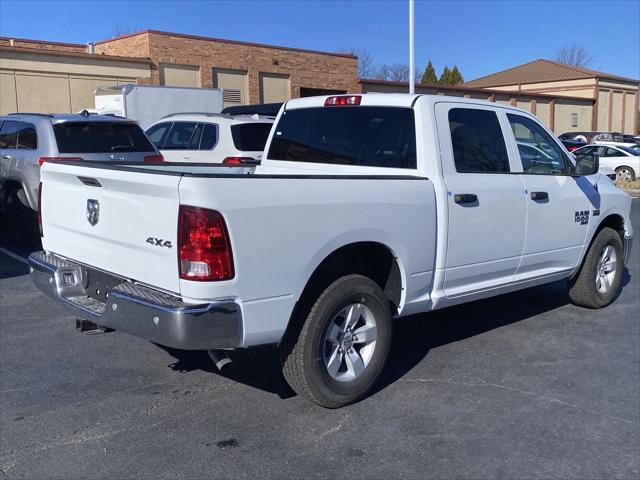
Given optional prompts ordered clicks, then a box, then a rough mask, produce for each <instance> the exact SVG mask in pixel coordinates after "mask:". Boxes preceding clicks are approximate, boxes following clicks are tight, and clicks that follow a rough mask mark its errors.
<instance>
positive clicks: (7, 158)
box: [2, 155, 11, 160]
mask: <svg viewBox="0 0 640 480" xmlns="http://www.w3.org/2000/svg"><path fill="white" fill-rule="evenodd" d="M2 158H4V159H5V160H9V159H10V158H11V155H2Z"/></svg>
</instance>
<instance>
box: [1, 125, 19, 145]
mask: <svg viewBox="0 0 640 480" xmlns="http://www.w3.org/2000/svg"><path fill="white" fill-rule="evenodd" d="M18 125H19V124H18V122H4V123H3V124H2V128H1V129H0V148H16V146H17V144H18Z"/></svg>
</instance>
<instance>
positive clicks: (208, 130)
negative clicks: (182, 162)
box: [200, 123, 218, 150]
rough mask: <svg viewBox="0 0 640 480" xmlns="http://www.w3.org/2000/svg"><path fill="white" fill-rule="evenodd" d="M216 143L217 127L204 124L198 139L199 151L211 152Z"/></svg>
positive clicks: (211, 124)
mask: <svg viewBox="0 0 640 480" xmlns="http://www.w3.org/2000/svg"><path fill="white" fill-rule="evenodd" d="M216 143H218V125H216V124H213V123H205V125H204V129H203V130H202V138H201V139H200V150H211V149H212V148H213V147H215V145H216Z"/></svg>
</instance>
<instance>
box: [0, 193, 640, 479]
mask: <svg viewBox="0 0 640 480" xmlns="http://www.w3.org/2000/svg"><path fill="white" fill-rule="evenodd" d="M633 217H634V229H635V230H636V232H640V200H634V206H633ZM0 246H1V247H2V248H4V249H5V250H9V251H11V252H13V253H14V254H17V255H18V256H22V255H24V254H25V253H26V249H24V248H18V247H16V246H15V245H12V244H11V243H10V242H9V241H8V240H7V239H6V238H3V237H2V238H0ZM639 275H640V241H636V243H635V245H634V251H633V253H632V257H631V262H630V265H629V269H628V271H627V272H626V274H625V278H624V279H623V284H626V285H625V287H624V290H623V291H622V294H621V295H620V297H619V298H618V299H617V300H616V302H615V303H614V304H613V305H612V306H610V307H609V308H607V309H605V310H601V311H591V310H585V309H580V308H578V307H574V306H573V305H571V304H570V303H569V299H568V295H567V292H566V288H565V286H564V284H563V283H555V284H551V285H547V286H542V287H538V288H534V289H530V290H526V291H522V292H518V293H514V294H509V295H504V296H501V297H497V298H494V299H490V300H485V301H480V302H475V303H472V304H468V305H464V306H460V307H455V308H451V309H448V310H444V311H440V312H434V313H431V314H426V315H419V316H414V317H410V318H406V319H402V320H400V321H398V324H397V329H396V332H395V340H394V349H393V352H392V355H391V359H390V365H389V367H388V368H387V370H386V373H385V375H384V378H383V379H382V381H381V382H380V385H379V386H378V388H377V389H376V391H375V392H374V394H373V395H372V396H370V397H369V398H367V399H365V400H364V401H362V402H360V403H358V404H356V405H353V406H350V407H347V408H343V409H340V410H325V409H322V408H319V407H316V406H314V405H312V404H310V403H307V402H306V401H304V400H302V399H301V398H299V397H296V396H295V395H294V394H293V392H291V390H289V388H288V387H287V385H286V383H285V381H284V379H283V377H282V375H281V373H280V371H279V367H278V360H277V356H276V355H275V354H274V352H273V351H272V350H270V349H263V350H258V351H251V352H246V353H244V354H242V355H236V365H235V367H234V369H233V370H232V371H231V372H230V373H229V374H228V375H227V376H222V375H221V374H219V373H217V372H216V370H215V368H214V367H213V366H212V364H211V362H210V361H209V358H208V356H207V355H206V353H203V352H180V351H173V350H168V349H165V348H161V347H158V346H156V345H154V344H151V343H149V342H145V341H143V340H140V339H137V338H134V337H130V336H127V335H124V334H120V333H118V332H114V333H106V334H101V335H90V334H86V333H79V332H78V331H77V330H75V328H74V317H73V316H71V315H70V314H69V313H68V312H67V311H66V310H65V309H64V308H63V307H62V306H60V305H57V304H54V303H52V302H51V301H49V300H48V299H46V298H45V297H44V296H43V295H42V294H40V293H39V292H38V291H37V290H36V288H35V287H34V286H33V285H32V284H31V281H30V279H29V276H28V275H27V268H26V266H25V265H24V264H23V263H21V262H20V261H18V260H16V259H14V258H11V257H9V256H7V255H6V254H3V253H0V478H4V477H6V478H79V479H80V478H81V479H88V478H109V479H113V478H145V477H149V478H158V477H161V478H169V477H171V478H173V477H177V478H202V477H207V478H273V477H278V478H293V477H296V478H316V477H322V478H337V477H346V478H426V477H438V478H474V479H476V478H514V477H518V478H525V477H526V478H545V479H547V478H638V477H639V476H640V323H639V321H638V318H639V316H638V311H639V308H640V295H639V293H640V290H639V288H638V286H639V282H638V276H639Z"/></svg>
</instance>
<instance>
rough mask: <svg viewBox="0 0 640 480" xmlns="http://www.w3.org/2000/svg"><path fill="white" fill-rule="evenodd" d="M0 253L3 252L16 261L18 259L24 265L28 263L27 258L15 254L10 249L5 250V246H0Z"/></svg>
mask: <svg viewBox="0 0 640 480" xmlns="http://www.w3.org/2000/svg"><path fill="white" fill-rule="evenodd" d="M0 253H4V254H5V255H6V256H7V257H11V258H13V259H14V260H17V261H19V262H22V263H24V264H25V265H28V264H29V262H28V261H27V259H26V258H24V257H21V256H20V255H17V254H15V253H13V252H12V251H10V250H7V249H6V248H2V247H0Z"/></svg>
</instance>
